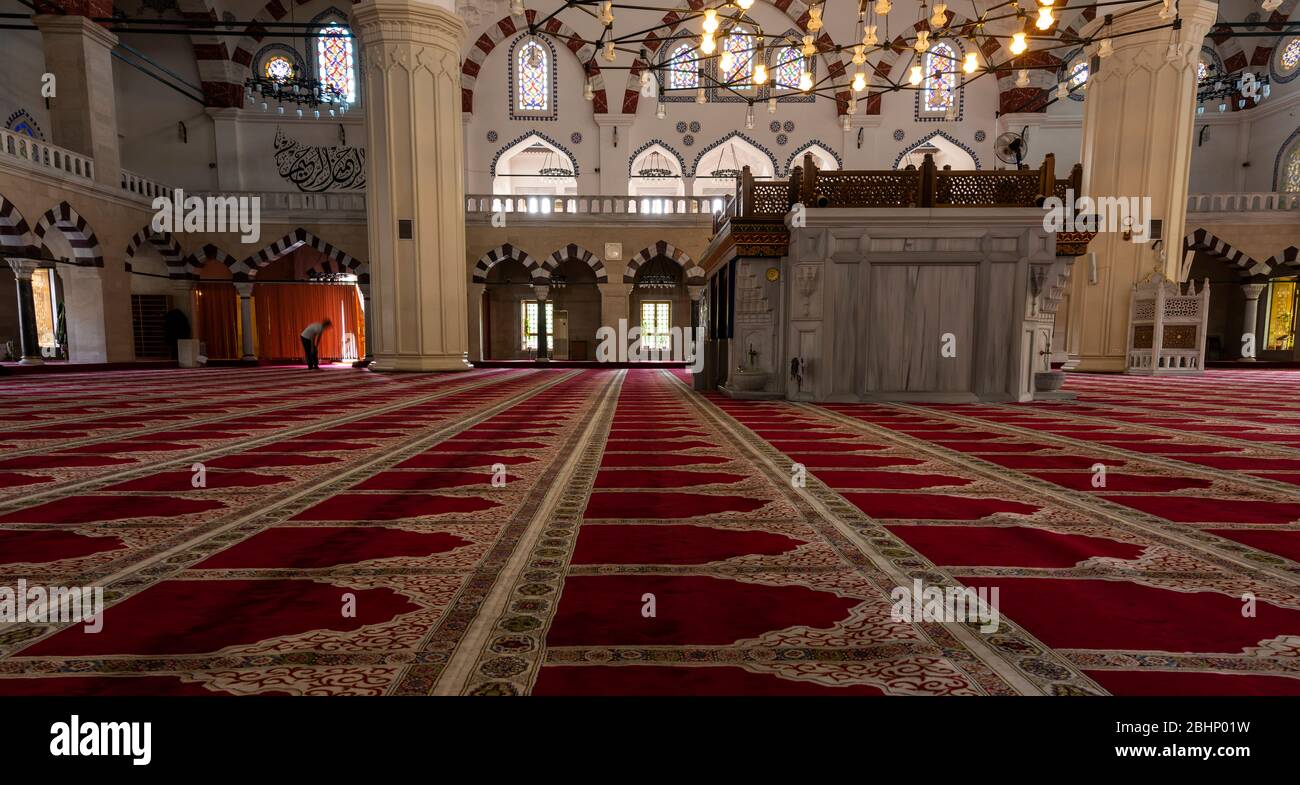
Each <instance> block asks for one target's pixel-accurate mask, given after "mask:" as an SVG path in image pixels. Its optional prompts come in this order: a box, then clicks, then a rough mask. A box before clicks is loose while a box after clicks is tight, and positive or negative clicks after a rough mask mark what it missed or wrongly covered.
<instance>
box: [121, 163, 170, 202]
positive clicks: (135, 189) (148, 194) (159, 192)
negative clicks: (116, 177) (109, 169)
mask: <svg viewBox="0 0 1300 785" xmlns="http://www.w3.org/2000/svg"><path fill="white" fill-rule="evenodd" d="M122 190H123V191H127V192H129V193H133V194H135V195H137V196H143V197H144V198H145V199H149V200H150V201H152V200H154V199H156V198H158V197H159V196H165V197H167V198H168V199H170V198H171V196H172V189H171V187H170V186H166V185H163V184H162V183H160V182H157V181H156V180H150V179H149V178H147V177H144V176H143V175H138V174H136V173H135V172H128V171H127V170H125V169H123V170H122Z"/></svg>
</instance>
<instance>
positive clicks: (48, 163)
mask: <svg viewBox="0 0 1300 785" xmlns="http://www.w3.org/2000/svg"><path fill="white" fill-rule="evenodd" d="M0 152H3V153H4V154H5V155H7V156H11V157H13V158H18V159H20V160H23V161H26V162H27V163H28V164H33V165H36V166H41V167H45V168H48V169H53V170H57V171H60V172H63V173H65V174H69V175H72V176H73V177H80V178H84V179H86V180H93V179H94V177H95V162H94V161H93V160H92V159H91V158H90V157H89V156H86V155H82V154H81V153H74V152H72V151H71V150H67V149H64V148H62V147H59V146H58V145H54V144H50V143H49V142H43V141H41V140H40V139H33V138H32V137H30V136H27V135H26V134H20V133H17V132H15V131H10V130H6V129H0Z"/></svg>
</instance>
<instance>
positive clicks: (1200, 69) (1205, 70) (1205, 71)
mask: <svg viewBox="0 0 1300 785" xmlns="http://www.w3.org/2000/svg"><path fill="white" fill-rule="evenodd" d="M1209 73H1210V67H1209V66H1208V65H1206V64H1205V61H1204V60H1198V61H1196V82H1197V84H1199V83H1201V82H1204V81H1205V77H1206V76H1207V75H1209Z"/></svg>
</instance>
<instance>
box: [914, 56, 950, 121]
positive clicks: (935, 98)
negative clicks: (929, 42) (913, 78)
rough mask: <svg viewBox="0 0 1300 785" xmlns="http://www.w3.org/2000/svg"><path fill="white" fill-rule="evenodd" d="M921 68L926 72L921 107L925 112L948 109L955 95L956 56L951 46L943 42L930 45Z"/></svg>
mask: <svg viewBox="0 0 1300 785" xmlns="http://www.w3.org/2000/svg"><path fill="white" fill-rule="evenodd" d="M922 70H923V71H924V73H925V74H926V77H925V86H924V88H922V99H921V100H922V108H923V109H924V110H925V111H927V112H946V111H948V108H949V107H951V106H952V105H953V101H954V99H955V98H956V95H957V57H956V55H954V54H953V51H952V47H950V46H948V45H947V44H944V43H939V44H935V45H934V46H932V47H930V51H928V52H926V53H925V63H924V67H923V69H922Z"/></svg>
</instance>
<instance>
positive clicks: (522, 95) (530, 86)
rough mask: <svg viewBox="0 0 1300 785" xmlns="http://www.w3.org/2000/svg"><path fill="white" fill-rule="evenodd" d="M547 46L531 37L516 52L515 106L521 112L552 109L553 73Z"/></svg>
mask: <svg viewBox="0 0 1300 785" xmlns="http://www.w3.org/2000/svg"><path fill="white" fill-rule="evenodd" d="M549 67H550V63H549V60H548V56H547V51H546V47H544V46H542V45H541V43H539V42H538V41H537V39H533V38H530V39H529V40H528V41H527V42H526V43H525V44H524V45H523V46H521V47H519V48H518V49H517V50H516V52H515V86H516V90H518V96H517V97H516V99H515V106H516V107H517V109H518V110H519V111H521V112H546V111H550V97H551V73H550V70H549Z"/></svg>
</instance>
